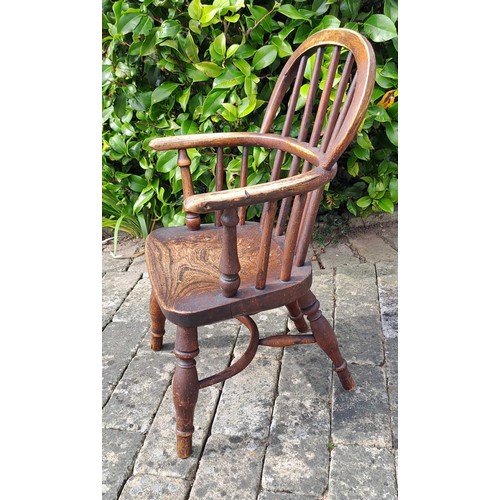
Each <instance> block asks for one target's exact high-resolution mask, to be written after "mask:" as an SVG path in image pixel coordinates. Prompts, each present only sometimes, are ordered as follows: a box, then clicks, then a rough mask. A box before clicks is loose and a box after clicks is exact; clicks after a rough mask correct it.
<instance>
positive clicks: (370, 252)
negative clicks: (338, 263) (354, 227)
mask: <svg viewBox="0 0 500 500" xmlns="http://www.w3.org/2000/svg"><path fill="white" fill-rule="evenodd" d="M347 238H348V241H349V243H348V244H349V246H350V247H351V248H352V249H353V251H354V253H355V254H356V255H358V256H360V257H361V258H362V260H363V259H364V260H365V262H369V263H372V264H373V263H375V262H382V261H396V260H397V258H398V253H397V251H396V250H394V248H392V247H391V246H390V245H389V244H388V243H387V242H386V241H384V240H383V239H382V238H381V237H380V236H378V235H377V234H376V233H375V232H374V231H353V232H352V233H349V235H348V236H347Z"/></svg>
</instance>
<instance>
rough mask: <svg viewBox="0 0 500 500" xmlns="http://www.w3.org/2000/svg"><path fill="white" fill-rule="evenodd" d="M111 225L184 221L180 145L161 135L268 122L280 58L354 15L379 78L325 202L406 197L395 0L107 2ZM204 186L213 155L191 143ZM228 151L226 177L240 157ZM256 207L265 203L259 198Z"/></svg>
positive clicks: (358, 204) (260, 166)
mask: <svg viewBox="0 0 500 500" xmlns="http://www.w3.org/2000/svg"><path fill="white" fill-rule="evenodd" d="M102 15H103V21H102V25H103V41H102V48H103V61H102V62H103V66H102V85H103V92H102V95H103V103H102V114H103V116H102V122H103V155H102V158H103V167H102V179H103V185H102V188H103V194H102V203H103V227H112V228H114V229H115V232H116V233H117V231H118V229H120V230H122V231H126V232H128V233H130V234H133V235H135V236H142V237H146V236H147V234H148V233H149V232H150V231H151V230H152V228H153V227H154V226H155V225H156V224H161V225H163V226H176V225H182V224H183V223H184V213H183V211H182V186H181V181H180V174H179V170H178V169H177V168H176V152H174V151H168V152H161V153H157V152H154V151H152V150H151V148H149V146H148V143H149V141H150V140H151V139H152V138H154V137H159V136H169V135H178V134H188V133H189V134H193V133H207V132H227V131H234V130H240V131H241V130H244V131H258V130H259V127H260V123H261V120H262V116H263V114H264V111H265V107H266V102H267V100H268V99H269V96H270V94H271V91H272V89H273V86H274V83H275V81H276V79H277V77H278V75H279V73H280V70H281V68H282V67H283V65H284V63H285V62H286V60H287V58H288V57H289V56H290V54H291V53H292V52H293V51H294V49H295V48H296V47H297V46H298V45H299V44H300V43H302V42H303V41H304V40H305V39H306V38H307V37H308V36H309V35H310V34H311V33H314V32H316V31H319V30H321V29H325V28H337V27H346V28H350V29H353V30H356V31H358V32H360V33H362V34H364V35H365V36H367V37H368V38H369V39H370V40H371V41H372V43H373V46H374V49H375V53H376V56H377V71H376V84H375V90H374V92H373V96H372V99H371V104H370V106H369V108H368V112H367V116H366V119H365V120H364V123H363V125H362V127H361V128H360V131H359V133H358V135H357V139H356V141H355V143H354V144H353V145H352V147H351V148H350V149H349V151H348V152H347V153H346V154H345V155H344V157H343V158H342V161H341V164H343V165H344V166H345V168H344V169H340V174H339V175H338V176H337V178H336V179H335V180H334V182H332V184H331V185H330V187H329V189H328V190H327V191H326V192H325V197H324V200H323V204H322V207H323V210H332V209H337V210H340V211H342V210H347V211H349V212H350V213H351V214H353V215H361V216H366V215H368V214H369V213H371V212H379V211H386V212H392V211H393V210H394V204H395V203H397V145H398V139H397V131H398V122H397V119H398V102H397V93H398V91H397V85H398V75H397V50H398V44H397V40H398V38H397V1H396V0H385V1H383V2H380V1H375V2H373V1H366V2H362V1H361V0H342V1H340V2H339V1H333V0H315V1H313V2H306V1H302V2H293V3H285V2H283V3H279V2H260V3H259V4H257V2H247V1H244V0H216V1H215V2H213V3H212V4H204V3H202V2H201V0H193V1H192V2H184V1H176V0H143V1H136V2H125V1H123V0H119V1H116V2H110V1H108V0H104V2H103V10H102ZM190 153H191V158H192V165H191V171H192V175H193V181H194V187H195V191H196V192H203V191H206V190H208V189H211V188H213V176H212V172H213V168H214V162H215V158H214V157H213V156H211V155H206V154H202V153H200V152H195V151H190ZM239 161H240V159H239V158H232V159H229V162H228V163H227V165H226V169H227V172H228V178H229V179H230V178H231V172H233V171H235V170H238V169H239ZM250 164H251V166H252V171H251V175H250V178H249V182H251V183H256V182H262V181H265V180H266V179H268V178H269V172H270V167H269V162H268V157H267V153H266V152H265V150H262V149H260V148H255V149H254V150H253V155H251V157H250ZM250 215H255V216H256V215H258V213H257V209H254V212H253V213H251V214H250Z"/></svg>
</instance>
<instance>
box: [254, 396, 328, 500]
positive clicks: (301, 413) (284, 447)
mask: <svg viewBox="0 0 500 500" xmlns="http://www.w3.org/2000/svg"><path fill="white" fill-rule="evenodd" d="M329 406H330V405H329V401H328V398H326V397H325V398H315V399H303V398H300V397H293V398H292V397H289V396H281V395H280V396H278V397H277V398H276V404H275V408H274V414H273V423H272V426H271V433H270V438H269V447H268V448H267V452H266V458H265V462H264V470H263V473H262V487H263V488H264V489H266V490H271V491H291V492H294V493H299V494H307V495H318V496H319V495H321V494H322V493H323V492H324V491H325V490H326V488H327V486H328V465H329V452H328V448H327V445H328V442H329V434H330V407H329Z"/></svg>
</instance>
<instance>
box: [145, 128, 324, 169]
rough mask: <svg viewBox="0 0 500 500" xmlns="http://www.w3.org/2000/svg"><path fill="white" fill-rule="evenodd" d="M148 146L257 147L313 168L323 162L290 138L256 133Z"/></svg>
mask: <svg viewBox="0 0 500 500" xmlns="http://www.w3.org/2000/svg"><path fill="white" fill-rule="evenodd" d="M149 146H150V147H151V148H153V149H155V150H156V151H167V150H170V149H189V148H203V147H226V146H227V147H229V146H258V147H263V148H268V149H279V150H281V151H285V152H287V153H291V154H294V155H297V156H300V158H302V159H303V160H307V161H308V162H309V163H311V164H312V165H314V166H318V165H319V164H320V162H321V161H322V160H323V157H324V154H323V153H321V152H320V150H319V149H318V148H315V147H312V146H310V145H309V144H307V143H305V142H300V141H297V140H296V139H292V138H291V137H284V136H281V135H276V134H260V133H256V132H227V133H223V132H221V133H214V134H192V135H179V136H172V137H163V138H157V139H153V140H152V141H151V142H150V143H149Z"/></svg>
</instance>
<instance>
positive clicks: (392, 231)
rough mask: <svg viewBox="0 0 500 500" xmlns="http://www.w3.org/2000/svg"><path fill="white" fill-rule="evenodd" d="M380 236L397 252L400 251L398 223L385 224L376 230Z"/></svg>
mask: <svg viewBox="0 0 500 500" xmlns="http://www.w3.org/2000/svg"><path fill="white" fill-rule="evenodd" d="M376 231H377V233H378V235H379V236H380V237H381V238H382V239H383V240H384V241H385V242H386V243H388V244H389V245H390V246H391V247H392V248H394V249H395V250H397V249H398V225H397V222H396V223H392V224H383V225H381V226H380V228H379V229H376Z"/></svg>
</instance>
